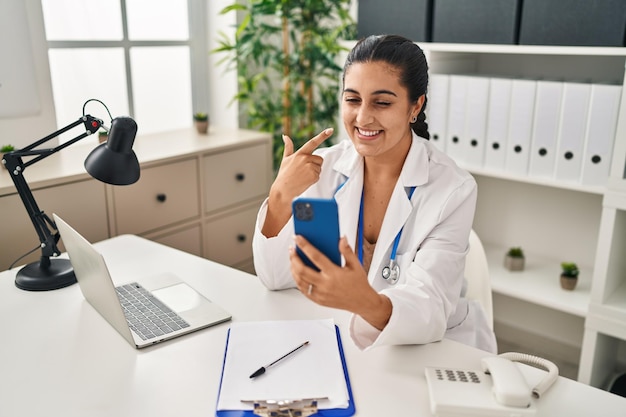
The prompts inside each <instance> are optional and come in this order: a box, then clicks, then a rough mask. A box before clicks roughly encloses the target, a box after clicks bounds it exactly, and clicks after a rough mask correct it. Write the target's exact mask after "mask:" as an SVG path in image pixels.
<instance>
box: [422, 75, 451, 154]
mask: <svg viewBox="0 0 626 417" xmlns="http://www.w3.org/2000/svg"><path fill="white" fill-rule="evenodd" d="M449 83H450V76H448V75H447V74H430V75H429V78H428V103H427V104H426V122H427V123H428V132H429V133H430V140H431V141H432V142H433V143H434V144H435V145H436V146H437V148H439V149H440V150H442V151H444V152H445V150H446V146H445V145H446V140H445V139H446V125H447V123H448V85H449Z"/></svg>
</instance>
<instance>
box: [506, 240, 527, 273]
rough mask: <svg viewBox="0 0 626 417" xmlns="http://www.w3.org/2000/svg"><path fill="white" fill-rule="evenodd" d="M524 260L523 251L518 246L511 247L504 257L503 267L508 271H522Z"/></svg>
mask: <svg viewBox="0 0 626 417" xmlns="http://www.w3.org/2000/svg"><path fill="white" fill-rule="evenodd" d="M525 261H526V258H525V257H524V251H523V250H522V248H520V247H519V246H517V247H512V248H510V249H509V250H508V252H507V253H506V256H505V257H504V267H505V268H506V269H508V270H509V271H523V270H524V264H525Z"/></svg>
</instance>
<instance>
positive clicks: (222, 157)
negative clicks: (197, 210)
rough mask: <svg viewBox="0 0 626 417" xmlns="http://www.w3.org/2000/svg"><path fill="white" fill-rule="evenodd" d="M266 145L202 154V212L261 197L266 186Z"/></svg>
mask: <svg viewBox="0 0 626 417" xmlns="http://www.w3.org/2000/svg"><path fill="white" fill-rule="evenodd" d="M268 155H269V154H268V146H267V145H255V146H251V147H249V148H243V149H237V150H234V151H228V152H223V153H218V154H213V155H208V156H205V157H204V161H203V167H204V168H203V171H204V172H203V176H204V188H205V198H204V204H205V212H207V213H210V212H212V211H215V210H219V209H221V208H223V207H227V206H230V205H234V204H237V203H240V202H243V201H247V200H248V201H249V200H251V199H254V198H259V197H263V196H264V195H265V194H266V193H267V190H268V189H269V176H268V172H270V166H269V163H270V159H269V157H268Z"/></svg>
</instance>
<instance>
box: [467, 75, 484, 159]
mask: <svg viewBox="0 0 626 417" xmlns="http://www.w3.org/2000/svg"><path fill="white" fill-rule="evenodd" d="M465 103H466V106H465V129H464V132H465V133H464V136H463V140H462V142H461V148H462V151H463V154H464V155H463V161H464V162H465V163H466V165H467V166H468V167H482V166H483V162H484V158H485V143H486V136H487V135H486V130H487V110H488V105H489V78H487V77H479V76H470V77H467V98H466V101H465Z"/></svg>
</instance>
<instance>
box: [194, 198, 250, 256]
mask: <svg viewBox="0 0 626 417" xmlns="http://www.w3.org/2000/svg"><path fill="white" fill-rule="evenodd" d="M257 212H258V208H257V207H252V208H249V209H246V210H244V211H240V212H237V213H234V214H231V215H229V216H224V217H220V218H216V219H214V220H212V221H210V222H208V223H207V224H206V236H207V245H206V247H205V257H206V258H208V259H211V260H212V261H215V262H219V263H221V264H224V265H229V266H232V265H235V264H238V263H241V262H243V261H245V260H248V259H250V258H252V237H253V235H254V225H255V221H256V215H257Z"/></svg>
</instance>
